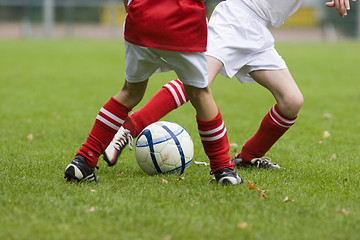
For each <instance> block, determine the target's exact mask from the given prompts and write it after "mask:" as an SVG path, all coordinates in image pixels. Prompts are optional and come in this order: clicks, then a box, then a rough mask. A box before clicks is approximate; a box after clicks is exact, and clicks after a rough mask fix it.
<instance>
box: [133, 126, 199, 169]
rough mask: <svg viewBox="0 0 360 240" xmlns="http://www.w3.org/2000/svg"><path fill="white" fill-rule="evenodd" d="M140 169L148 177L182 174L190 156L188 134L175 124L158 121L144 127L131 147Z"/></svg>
mask: <svg viewBox="0 0 360 240" xmlns="http://www.w3.org/2000/svg"><path fill="white" fill-rule="evenodd" d="M135 155H136V160H137V162H138V164H139V166H140V168H141V169H142V170H143V171H144V172H145V173H147V174H149V175H155V174H161V173H179V174H182V173H184V171H185V169H186V168H187V167H189V165H190V164H191V162H192V159H193V156H194V145H193V142H192V139H191V137H190V135H189V133H188V132H187V131H186V130H185V129H184V128H183V127H182V126H180V125H179V124H177V123H174V122H166V121H160V122H155V123H153V124H151V125H149V126H147V127H146V128H145V129H144V130H143V131H142V132H141V133H140V135H139V136H138V138H137V140H136V147H135Z"/></svg>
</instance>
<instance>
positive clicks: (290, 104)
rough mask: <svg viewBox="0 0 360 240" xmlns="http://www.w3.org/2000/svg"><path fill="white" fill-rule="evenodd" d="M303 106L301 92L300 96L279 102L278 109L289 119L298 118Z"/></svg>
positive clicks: (291, 96) (287, 97)
mask: <svg viewBox="0 0 360 240" xmlns="http://www.w3.org/2000/svg"><path fill="white" fill-rule="evenodd" d="M303 104H304V98H303V96H302V94H301V93H300V92H299V93H298V94H294V95H287V96H284V97H283V98H281V100H279V101H278V107H279V109H280V111H281V113H282V114H284V115H285V116H286V117H288V118H294V117H296V116H297V114H298V113H299V112H300V109H301V107H302V105H303Z"/></svg>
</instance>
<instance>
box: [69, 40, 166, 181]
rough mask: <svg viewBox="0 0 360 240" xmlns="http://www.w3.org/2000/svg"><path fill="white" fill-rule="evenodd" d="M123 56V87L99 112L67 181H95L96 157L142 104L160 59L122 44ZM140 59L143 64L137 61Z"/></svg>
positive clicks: (135, 47) (142, 50)
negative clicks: (131, 111) (133, 110)
mask: <svg viewBox="0 0 360 240" xmlns="http://www.w3.org/2000/svg"><path fill="white" fill-rule="evenodd" d="M125 52H126V54H125V56H126V64H125V79H126V81H125V83H124V86H123V88H122V89H121V91H120V92H119V93H118V94H116V95H115V96H114V97H112V98H111V99H110V101H108V102H107V103H106V104H105V105H104V106H103V107H102V108H101V110H100V112H99V114H98V115H97V117H96V120H95V124H94V126H93V128H92V129H91V131H90V133H89V136H88V138H87V139H86V141H85V143H84V144H83V145H82V147H81V148H80V150H79V151H78V152H77V154H76V156H75V159H74V160H73V161H72V162H71V163H70V164H69V165H68V166H67V168H66V169H65V178H66V179H67V180H68V181H81V180H88V181H97V179H96V177H95V173H94V168H95V167H96V165H97V162H98V157H99V155H100V154H102V153H103V152H104V150H105V148H106V147H107V146H108V145H109V143H110V142H111V140H112V138H113V137H114V135H115V133H116V132H117V130H118V129H119V128H120V127H121V126H122V124H123V123H124V121H125V119H126V118H127V117H128V113H129V111H130V110H131V109H132V108H133V107H134V106H135V105H136V104H138V103H139V102H140V101H141V99H142V97H143V95H144V92H145V89H146V86H147V82H148V79H149V77H150V76H151V75H152V74H153V73H154V71H155V70H156V68H157V66H156V64H157V61H159V58H158V57H157V56H156V54H153V52H152V51H151V50H150V49H147V48H142V47H139V46H137V45H134V44H130V43H128V42H125ZM140 58H141V59H142V61H139V59H140ZM160 62H161V60H160ZM133 66H137V67H136V68H134V67H133Z"/></svg>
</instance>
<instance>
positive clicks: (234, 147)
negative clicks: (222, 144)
mask: <svg viewBox="0 0 360 240" xmlns="http://www.w3.org/2000/svg"><path fill="white" fill-rule="evenodd" d="M229 152H230V153H238V152H239V145H238V144H237V143H230V151H229Z"/></svg>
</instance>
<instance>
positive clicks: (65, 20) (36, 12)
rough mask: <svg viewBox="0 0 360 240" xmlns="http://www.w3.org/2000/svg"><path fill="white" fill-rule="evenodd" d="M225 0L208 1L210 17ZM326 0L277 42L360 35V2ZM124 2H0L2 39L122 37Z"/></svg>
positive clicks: (309, 7) (312, 4)
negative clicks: (342, 7)
mask: <svg viewBox="0 0 360 240" xmlns="http://www.w3.org/2000/svg"><path fill="white" fill-rule="evenodd" d="M220 1H221V0H207V1H206V8H207V12H208V16H210V14H211V12H212V10H213V8H214V7H215V6H216V4H218V3H219V2H220ZM325 2H326V0H317V1H313V0H304V1H303V5H302V7H301V9H300V10H299V11H298V12H297V13H295V15H293V16H292V17H291V18H290V19H289V20H288V21H287V22H286V23H285V24H284V25H283V26H282V27H281V28H279V29H276V28H273V27H271V31H272V32H273V34H274V37H275V39H276V40H284V41H307V40H309V41H314V40H319V41H323V40H325V41H338V40H342V39H360V14H359V12H360V4H357V3H352V4H351V11H350V12H349V13H348V16H347V17H345V18H341V17H339V16H338V13H337V11H336V10H335V9H330V8H327V7H325ZM124 18H125V10H124V8H123V5H122V0H0V38H2V39H14V38H73V37H85V38H122V31H123V30H122V25H123V21H124Z"/></svg>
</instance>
